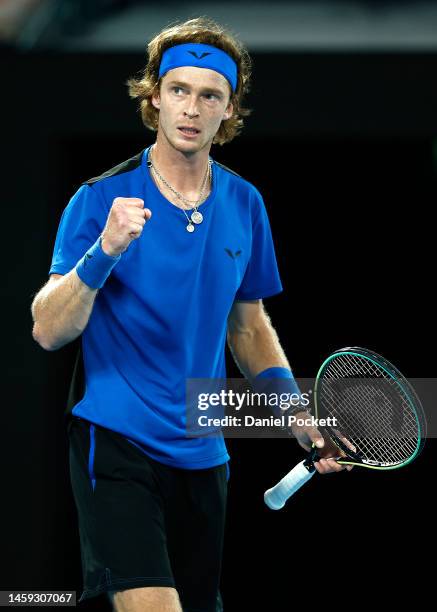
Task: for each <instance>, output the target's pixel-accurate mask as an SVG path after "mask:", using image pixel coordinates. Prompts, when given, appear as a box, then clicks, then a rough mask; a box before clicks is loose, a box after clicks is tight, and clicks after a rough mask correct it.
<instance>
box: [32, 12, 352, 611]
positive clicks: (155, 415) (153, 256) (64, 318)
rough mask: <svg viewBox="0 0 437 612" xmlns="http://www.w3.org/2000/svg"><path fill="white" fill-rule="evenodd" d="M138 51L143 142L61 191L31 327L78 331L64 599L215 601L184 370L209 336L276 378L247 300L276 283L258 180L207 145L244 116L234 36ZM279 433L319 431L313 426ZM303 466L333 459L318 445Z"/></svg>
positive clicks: (208, 31) (216, 456)
mask: <svg viewBox="0 0 437 612" xmlns="http://www.w3.org/2000/svg"><path fill="white" fill-rule="evenodd" d="M148 52H149V60H148V64H147V67H146V69H145V71H144V75H143V76H142V78H141V79H139V80H135V79H131V80H130V81H129V87H130V94H131V96H132V97H138V98H139V99H140V104H141V114H142V118H143V122H144V123H145V125H146V126H147V127H148V128H151V129H153V130H155V131H156V141H155V142H154V144H153V145H151V146H149V147H147V148H146V149H144V150H143V151H142V152H141V153H139V154H138V155H136V156H134V157H132V158H131V159H129V160H127V161H125V162H123V163H121V164H119V165H118V166H116V167H115V168H112V169H111V170H109V171H107V172H105V173H104V174H102V175H101V176H99V177H97V178H93V179H90V180H88V181H86V182H85V183H83V184H82V186H81V187H80V188H79V190H78V191H77V192H76V193H75V194H74V196H73V197H72V199H71V200H70V202H69V204H68V206H67V207H66V208H65V210H64V212H63V215H62V218H61V221H60V225H59V229H58V233H57V237H56V243H55V247H54V253H53V259H52V264H51V267H50V271H49V274H50V278H49V281H48V282H47V284H46V285H45V286H44V287H43V288H42V289H41V290H40V292H39V293H38V294H37V296H36V298H35V300H34V302H33V304H32V313H33V317H34V329H33V335H34V338H35V340H36V341H37V342H38V343H39V344H40V345H41V346H42V347H43V348H45V349H47V350H56V349H58V348H60V347H62V346H64V345H65V344H67V343H69V342H71V341H72V340H74V339H75V338H77V337H79V336H81V350H82V352H81V354H80V359H81V363H82V367H83V371H84V375H85V380H84V383H83V386H82V388H81V393H80V395H79V396H77V397H76V399H75V401H74V402H73V404H74V405H73V406H72V409H71V412H70V414H69V423H68V434H69V440H70V470H71V479H72V488H73V493H74V497H75V502H76V505H77V510H78V519H79V531H80V541H81V552H82V565H83V578H84V590H83V593H82V597H81V601H82V600H84V599H87V598H91V597H94V596H96V595H99V594H100V593H107V594H108V595H109V596H110V598H111V600H112V602H113V605H114V608H115V610H117V611H120V612H123V611H128V610H129V611H134V612H137V611H140V610H141V611H169V612H170V611H171V612H181V611H182V610H183V611H184V612H212V611H214V612H216V611H220V610H222V609H223V608H222V601H221V596H220V591H219V581H220V570H221V557H222V546H223V533H224V524H225V510H226V494H227V478H228V460H229V455H228V453H227V450H226V445H225V442H224V439H223V436H220V435H219V436H212V437H211V436H204V437H198V438H193V437H191V438H190V437H187V435H186V431H185V425H186V423H185V385H186V380H187V378H225V377H226V371H225V356H224V349H225V342H226V340H227V342H228V345H229V347H230V349H231V351H232V354H233V356H234V358H235V360H236V362H237V364H238V366H239V368H240V369H241V371H242V373H243V374H244V375H245V376H246V377H247V378H248V379H249V380H254V379H255V378H257V377H259V376H261V377H264V376H265V375H266V373H267V374H269V375H272V376H276V375H277V376H279V377H282V378H283V377H286V378H288V379H290V381H293V377H292V374H291V370H290V366H289V364H288V361H287V359H286V357H285V354H284V352H283V350H282V348H281V346H280V344H279V341H278V338H277V335H276V333H275V331H274V329H273V327H272V325H271V323H270V320H269V317H268V315H267V314H266V312H265V310H264V307H263V303H262V298H266V297H268V296H271V295H274V294H277V293H279V292H280V291H282V286H281V281H280V277H279V273H278V269H277V264H276V258H275V252H274V246H273V241H272V236H271V231H270V226H269V221H268V217H267V213H266V209H265V206H264V203H263V199H262V197H261V195H260V193H259V191H258V190H257V189H256V188H255V187H254V186H253V185H252V184H251V183H249V182H248V181H246V180H245V179H244V178H242V177H241V176H239V175H238V174H236V173H235V172H233V171H232V170H230V169H228V168H226V167H225V166H223V165H222V164H220V163H218V162H216V161H215V160H214V159H213V158H212V157H210V155H209V153H210V149H211V145H212V144H213V143H218V144H223V143H225V142H229V141H230V140H232V139H233V138H234V136H235V135H236V134H237V133H238V130H239V128H240V127H241V126H242V123H243V122H242V119H241V117H242V116H244V115H245V114H248V111H247V110H246V109H243V108H242V106H241V102H242V96H243V94H244V93H245V92H246V91H247V89H248V84H249V77H250V58H249V56H248V54H247V51H246V50H245V49H244V48H243V46H242V45H241V43H239V42H237V41H236V39H235V38H234V37H233V36H232V35H231V34H229V33H228V32H226V31H225V30H223V28H221V27H220V26H219V25H218V24H216V23H215V22H213V21H211V20H209V19H206V18H198V19H192V20H189V21H187V22H184V23H180V24H178V25H175V26H172V27H169V28H167V29H166V30H164V31H162V32H161V33H159V34H158V35H157V36H156V37H155V38H154V39H153V40H152V41H151V42H150V43H149V46H148ZM76 382H77V381H76ZM295 435H296V437H297V438H298V441H299V443H300V444H301V446H303V447H304V448H306V449H307V450H309V447H310V445H311V443H312V442H314V443H317V445H318V446H322V445H323V440H322V438H321V435H320V433H319V432H318V430H317V429H315V428H300V429H296V430H295ZM330 451H331V452H330ZM322 452H323V453H324V455H325V456H326V457H332V454H333V453H332V449H327V448H326V447H324V448H323V451H322ZM316 468H317V470H318V471H319V472H320V473H327V472H332V471H335V472H337V471H340V470H342V469H344V468H343V467H342V466H341V465H339V464H338V463H337V462H336V461H335V460H334V459H332V458H331V459H328V458H325V459H322V460H320V461H319V462H318V463H317V464H316Z"/></svg>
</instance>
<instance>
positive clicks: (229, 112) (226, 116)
mask: <svg viewBox="0 0 437 612" xmlns="http://www.w3.org/2000/svg"><path fill="white" fill-rule="evenodd" d="M233 112H234V105H233V104H232V102H229V104H228V106H227V108H226V110H225V112H224V114H223V119H224V120H226V119H229V118H230V117H232V113H233Z"/></svg>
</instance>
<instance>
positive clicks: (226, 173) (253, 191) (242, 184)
mask: <svg viewBox="0 0 437 612" xmlns="http://www.w3.org/2000/svg"><path fill="white" fill-rule="evenodd" d="M214 164H215V165H216V166H217V168H218V171H219V173H220V177H221V179H222V180H223V179H226V180H228V181H229V183H231V184H233V186H235V187H237V188H238V191H239V192H240V193H242V194H244V195H245V196H249V198H250V199H251V200H253V201H254V203H255V206H257V205H259V204H263V198H262V195H261V193H260V192H259V190H258V189H257V188H256V187H255V185H254V184H253V183H251V182H250V181H248V180H247V179H245V178H244V177H242V176H241V175H240V174H238V173H237V172H235V170H232V169H231V168H229V167H228V166H225V165H224V164H222V163H221V162H218V161H216V160H214Z"/></svg>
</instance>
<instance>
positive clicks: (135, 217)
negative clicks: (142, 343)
mask: <svg viewBox="0 0 437 612" xmlns="http://www.w3.org/2000/svg"><path fill="white" fill-rule="evenodd" d="M151 216H152V212H151V210H150V209H148V208H144V201H143V200H141V199H140V198H122V197H119V198H115V200H114V201H113V204H112V207H111V210H110V213H109V215H108V219H107V223H106V225H105V227H104V229H103V232H102V244H101V247H102V250H103V251H104V252H105V253H106V254H107V255H109V256H116V255H119V254H120V253H123V251H125V250H126V249H127V247H128V246H129V244H130V243H131V242H132V240H136V239H137V238H139V236H140V235H141V233H142V231H143V227H144V224H145V223H146V220H148V219H150V217H151ZM97 291H98V289H93V288H91V287H89V286H88V285H87V284H85V283H84V282H83V281H82V280H81V279H80V278H79V276H78V274H77V272H76V269H75V268H73V269H72V270H70V272H68V274H65V276H63V275H61V274H52V275H51V277H50V279H49V281H48V282H47V283H46V284H45V285H44V287H43V288H42V289H41V290H40V291H39V292H38V294H37V295H36V297H35V299H34V300H33V303H32V307H31V308H32V317H33V321H34V325H33V331H32V335H33V337H34V339H35V340H36V341H37V342H38V344H40V345H41V346H42V348H44V349H46V350H48V351H55V350H56V349H59V348H61V347H62V346H64V345H65V344H68V343H69V342H71V341H72V340H74V339H75V338H77V337H78V336H80V334H81V333H82V332H83V330H84V329H85V327H86V325H87V323H88V320H89V318H90V315H91V311H92V309H93V305H94V300H95V299H96V295H97Z"/></svg>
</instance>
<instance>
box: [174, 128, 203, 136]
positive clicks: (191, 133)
mask: <svg viewBox="0 0 437 612" xmlns="http://www.w3.org/2000/svg"><path fill="white" fill-rule="evenodd" d="M178 130H179V132H181V133H182V134H183V135H184V136H187V137H188V138H194V137H195V136H197V134H200V130H197V129H196V128H192V127H188V126H182V127H178Z"/></svg>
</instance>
